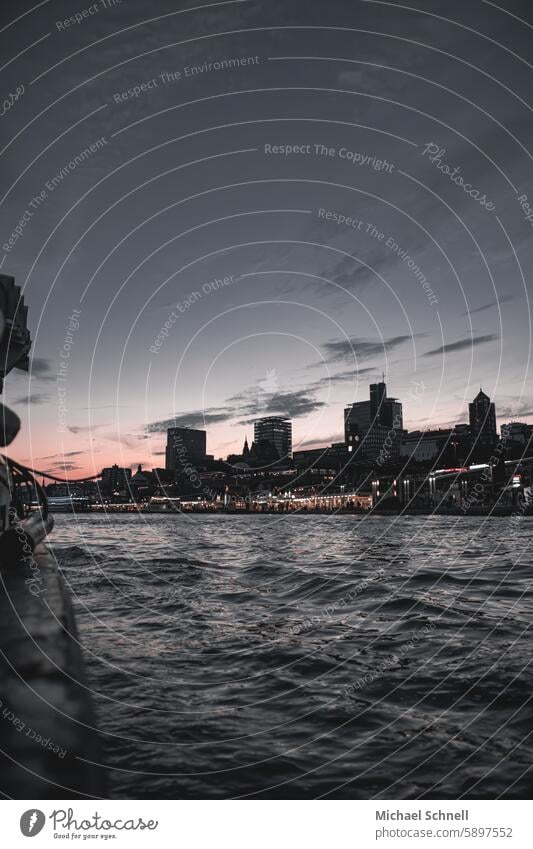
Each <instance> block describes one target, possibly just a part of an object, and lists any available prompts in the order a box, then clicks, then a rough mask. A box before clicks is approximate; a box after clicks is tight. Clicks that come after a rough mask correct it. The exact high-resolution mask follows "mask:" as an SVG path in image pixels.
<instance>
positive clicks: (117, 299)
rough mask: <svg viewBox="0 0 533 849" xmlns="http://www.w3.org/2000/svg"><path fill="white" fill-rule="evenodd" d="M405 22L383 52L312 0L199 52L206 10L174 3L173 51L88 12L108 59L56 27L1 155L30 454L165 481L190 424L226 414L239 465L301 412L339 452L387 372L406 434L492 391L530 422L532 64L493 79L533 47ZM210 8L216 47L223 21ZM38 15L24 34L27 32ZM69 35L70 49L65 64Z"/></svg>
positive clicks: (24, 70)
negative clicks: (527, 140)
mask: <svg viewBox="0 0 533 849" xmlns="http://www.w3.org/2000/svg"><path fill="white" fill-rule="evenodd" d="M6 6H7V7H11V6H12V12H13V17H14V18H16V16H17V12H16V8H17V7H16V4H15V3H12V2H11V0H9V1H8V2H7V4H6ZM300 7H301V8H300ZM360 7H361V8H358V21H357V28H358V29H362V30H364V31H365V32H367V33H372V32H379V31H381V27H382V9H381V8H380V7H379V4H370V3H365V4H360ZM387 9H388V12H387V21H388V25H389V26H390V27H391V31H393V32H394V33H396V35H397V36H399V38H396V39H395V38H390V37H382V38H378V37H377V36H376V37H373V36H371V35H369V36H368V37H365V39H363V40H362V41H361V43H359V40H358V51H357V55H356V56H353V55H352V50H351V47H352V41H351V39H352V37H353V35H354V32H355V28H354V22H353V14H352V12H351V10H350V8H349V4H348V5H347V4H346V3H343V2H334V4H333V7H332V14H334V16H335V20H336V26H337V27H338V29H336V30H335V31H334V32H333V31H331V32H329V31H324V30H323V29H321V25H322V23H323V21H322V14H321V10H320V9H319V7H318V6H313V5H311V6H309V4H302V3H299V2H297V3H296V6H294V7H293V8H291V9H288V8H287V6H286V4H284V3H282V2H281V0H274V2H272V3H270V4H269V5H268V7H266V6H262V5H261V4H255V3H234V4H233V3H228V4H226V5H225V6H224V20H225V26H227V31H228V32H229V33H231V32H238V31H239V30H240V29H242V28H244V29H245V30H246V31H247V33H248V36H247V41H246V44H244V43H243V42H241V41H239V40H238V38H236V37H235V38H234V37H233V36H231V34H230V35H227V36H220V37H218V36H217V37H214V38H213V39H211V40H210V42H209V50H208V54H209V55H206V45H205V42H204V41H202V39H200V38H199V37H198V23H199V20H198V15H197V14H196V13H194V12H190V13H187V14H185V13H181V12H178V11H177V10H176V9H175V4H173V3H172V2H171V1H170V0H161V2H160V3H159V4H158V17H157V18H154V20H153V22H152V23H151V24H150V27H151V29H153V32H154V37H156V38H157V37H159V36H160V37H161V39H162V43H163V44H165V45H166V42H165V35H166V33H165V28H166V26H167V25H168V24H169V22H172V23H177V24H178V23H179V27H180V33H181V35H180V43H179V45H168V46H165V49H164V50H161V51H160V52H155V53H148V54H147V53H146V51H144V50H143V49H142V44H143V38H144V36H143V31H142V28H139V27H138V22H139V20H140V19H142V4H140V3H139V2H136V0H131V2H128V3H127V4H126V3H122V4H118V5H117V6H115V7H110V8H106V9H105V11H102V12H101V13H100V14H99V15H95V16H93V17H92V18H91V21H90V28H91V38H92V39H94V40H95V42H94V43H100V40H101V39H104V41H103V44H104V45H105V46H106V51H105V52H104V51H98V50H94V51H93V50H90V49H87V45H86V36H87V30H86V29H85V28H84V27H85V23H82V25H80V26H75V27H70V28H69V29H68V32H67V31H63V30H59V29H58V28H57V27H56V26H54V27H53V32H51V37H50V39H49V40H48V42H47V43H43V44H42V45H40V44H38V43H36V47H35V49H33V50H32V51H31V53H27V54H26V53H23V54H22V55H21V56H20V57H19V59H18V61H17V63H16V68H15V63H13V64H12V65H8V66H7V67H6V69H5V80H6V86H7V87H8V88H9V87H10V90H11V91H13V92H14V91H16V90H17V86H18V85H19V84H20V80H21V79H26V80H27V81H35V82H34V84H32V85H29V84H28V85H27V86H26V88H25V91H24V95H23V97H21V98H20V99H19V100H18V101H17V102H16V104H14V106H13V109H12V110H11V112H10V116H9V117H10V121H12V122H13V124H14V129H16V130H17V133H18V131H19V130H20V136H17V139H18V141H17V143H10V144H8V146H7V147H6V150H5V154H4V157H5V165H6V172H7V173H9V174H11V175H12V177H11V179H10V180H9V181H8V183H7V185H6V187H5V192H6V195H5V198H4V199H3V209H4V215H5V222H6V226H5V235H4V238H3V240H2V252H1V255H0V263H1V270H2V273H5V274H9V275H13V276H14V277H15V280H16V282H17V284H19V285H21V286H22V287H23V291H24V296H25V299H26V303H27V304H28V305H29V326H30V328H31V331H32V336H33V342H34V343H33V362H32V367H31V371H30V373H29V375H23V374H17V375H10V376H9V379H8V380H7V381H6V388H5V394H4V401H5V403H6V404H7V405H9V406H10V407H13V408H14V409H16V411H17V413H18V414H19V415H20V417H21V419H22V425H23V426H22V428H21V435H20V436H19V437H18V439H17V441H16V443H15V444H14V446H13V452H14V456H16V457H17V458H18V459H21V460H22V461H23V462H26V463H27V464H29V465H33V466H36V467H43V466H44V467H45V468H48V469H51V470H55V471H58V470H63V471H66V472H68V473H72V474H73V475H76V476H80V475H83V474H90V473H91V472H93V471H94V470H96V469H98V468H99V467H102V466H104V465H107V464H108V463H109V462H111V461H112V460H113V458H115V457H118V459H119V460H120V462H121V464H124V465H130V466H133V465H135V464H136V463H137V462H138V461H141V462H143V464H146V465H151V466H153V465H157V461H158V458H161V457H162V456H163V454H162V453H161V452H163V451H164V448H165V446H164V439H165V430H166V424H167V423H168V422H170V421H174V419H175V418H176V416H177V417H178V419H177V423H178V424H182V423H184V422H188V423H191V424H196V425H204V424H205V426H206V427H207V428H208V430H209V433H210V448H209V450H210V452H211V453H214V454H215V455H217V456H221V455H224V454H228V453H231V452H234V451H237V450H239V449H240V446H241V445H242V436H243V430H244V431H246V430H248V437H249V438H250V436H251V424H250V422H251V420H252V418H253V417H254V416H255V415H257V413H258V411H260V410H263V411H264V412H265V414H271V415H289V416H290V417H291V419H292V421H293V425H294V443H295V447H296V446H301V447H307V446H312V445H320V444H327V443H329V442H332V441H334V440H335V439H340V438H342V427H343V425H342V409H343V407H344V406H345V405H346V404H349V403H351V402H353V401H357V400H358V399H360V398H364V397H366V392H365V386H366V383H367V382H370V381H371V380H375V379H377V378H378V376H379V375H380V374H381V372H382V371H384V372H385V373H386V378H387V380H388V382H389V384H390V385H391V386H394V387H395V394H397V395H399V396H402V397H403V398H404V404H405V410H404V413H405V420H406V425H407V427H409V429H415V428H420V427H424V426H425V425H426V424H427V423H428V422H431V423H432V424H440V425H442V426H447V425H449V424H451V423H453V422H454V421H460V420H465V419H466V414H467V404H468V403H469V402H470V400H471V398H472V397H474V396H475V394H476V392H477V390H478V388H479V385H480V384H481V385H482V386H483V387H484V388H485V390H486V391H487V393H488V394H489V395H490V396H491V398H494V399H496V401H497V405H498V408H499V409H498V415H499V421H500V422H501V421H506V420H508V419H510V418H516V419H525V420H526V421H533V401H532V398H531V391H530V383H529V382H528V383H526V375H527V368H528V362H529V357H530V343H529V339H530V310H529V301H528V296H527V293H526V290H525V277H524V271H523V270H524V269H526V268H527V267H529V264H530V263H531V262H532V261H533V244H532V240H531V239H530V223H529V219H528V217H527V196H528V192H529V194H530V195H531V188H530V181H529V180H528V179H527V177H526V176H525V175H527V174H528V173H529V171H528V166H529V154H528V152H527V150H526V148H525V147H524V145H517V144H516V139H520V138H521V137H522V135H523V124H522V121H523V116H522V111H523V106H522V101H523V100H524V99H527V97H528V90H527V84H526V81H525V80H524V78H523V76H522V75H521V74H520V65H519V64H518V63H515V64H510V65H509V67H508V68H507V67H506V85H505V87H502V85H501V84H499V83H498V82H497V81H495V80H494V79H493V77H492V76H491V67H492V64H491V63H492V60H493V58H494V54H495V53H496V52H497V48H496V46H495V43H494V42H495V41H498V40H499V39H500V38H502V37H503V36H504V34H505V35H507V37H508V38H510V39H512V40H513V43H514V45H515V49H516V51H517V53H520V52H521V51H522V52H523V51H525V50H527V41H526V31H525V30H524V28H523V27H520V26H519V25H518V24H517V22H516V21H515V20H513V18H512V16H510V15H502V14H501V13H497V11H496V10H491V11H490V13H487V16H486V19H485V21H484V27H485V33H484V35H483V37H481V36H479V37H478V38H474V39H473V38H472V34H471V32H470V30H469V28H468V27H466V28H463V27H452V30H450V26H451V25H450V24H446V16H447V3H445V2H438V0H435V2H434V4H433V12H434V15H437V18H438V21H439V25H438V26H435V28H434V29H433V26H432V24H431V23H428V21H429V22H431V21H432V20H434V21H436V20H437V18H435V17H431V16H430V17H428V18H427V19H423V18H422V17H421V16H419V15H411V16H408V15H406V12H405V10H404V9H402V8H399V7H398V8H396V7H394V6H388V7H387ZM298 10H300V12H301V13H302V14H303V15H304V18H305V21H306V25H305V27H303V26H299V27H298V38H299V39H300V40H299V42H298V43H299V48H298V51H297V55H294V56H293V57H292V58H291V56H288V55H287V39H288V38H289V35H290V32H293V31H292V30H291V29H290V27H291V26H292V22H293V18H294V17H296V19H297V20H300V15H299V12H298ZM439 13H440V16H439ZM6 14H7V10H6ZM201 14H202V25H203V26H204V27H205V28H206V30H207V31H217V27H218V16H219V12H218V11H217V10H216V9H214V8H211V7H206V8H205V9H204V10H202V13H201ZM465 14H467V15H468V14H469V13H467V12H465ZM45 21H46V22H47V24H46V25H47V26H48V25H49V18H48V10H46V9H40V8H39V9H36V10H35V13H34V14H32V15H31V16H27V18H26V19H25V21H24V25H25V37H26V38H27V40H28V42H37V41H38V39H39V38H40V37H41V35H42V32H43V26H44V22H45ZM426 25H428V26H430V28H431V29H432V35H433V36H434V38H435V43H434V44H433V45H432V48H431V49H429V47H427V48H426V47H424V46H423V45H424V44H425V40H426V36H427V33H426V30H425V27H426ZM284 26H288V27H289V30H288V31H287V33H285V32H284V29H283V28H284ZM343 27H345V30H343ZM125 28H126V29H128V28H131V29H128V32H129V33H130V36H131V39H132V50H133V54H132V59H131V61H128V62H123V61H121V59H122V58H123V57H122V45H121V43H120V36H119V35H118V33H121V32H124V29H125ZM293 34H294V32H293ZM452 35H453V43H454V46H455V56H454V59H453V61H450V58H449V56H448V53H447V44H448V39H449V38H450V37H452ZM67 39H68V55H69V57H71V58H69V61H68V62H67V61H62V62H61V63H60V64H59V65H58V66H57V67H56V66H55V64H54V63H53V64H52V66H50V63H49V61H48V58H47V57H48V52H47V51H48V50H49V49H50V48H51V46H52V44H55V45H56V47H57V49H58V51H59V52H60V54H61V55H62V54H63V51H64V50H65V49H66V44H67ZM487 39H489V40H487ZM420 45H422V46H420ZM54 49H55V48H54ZM498 55H500V54H498ZM304 57H306V58H304ZM325 57H327V58H328V61H327V62H325V61H324V58H325ZM252 58H253V61H252ZM500 59H501V55H500ZM244 60H246V61H244ZM206 63H207V64H206ZM413 64H416V74H415V73H413ZM472 64H473V65H474V66H475V67H476V68H479V69H480V70H479V72H476V73H470V72H467V73H465V70H466V69H470V68H471V66H472ZM186 68H189V69H191V68H204V71H203V72H202V73H200V72H198V73H196V72H193V73H186V72H185V69H186ZM391 68H392V69H394V73H391V71H390V69H391ZM387 69H389V70H387ZM153 80H155V81H156V84H152V82H153ZM385 81H386V84H385ZM384 85H385V87H384ZM143 86H144V88H143ZM510 90H511V91H512V92H513V96H512V97H510V96H509V91H510ZM44 92H46V96H45V94H44ZM206 92H207V94H206ZM254 92H257V94H254ZM67 93H68V94H67ZM206 97H207V101H206V100H205V98H206ZM437 99H438V118H437V115H436V107H435V103H436V100H437ZM206 103H207V105H208V107H209V113H208V115H209V119H208V120H207V119H205V115H204V113H203V112H202V108H203V105H205V104H206ZM52 104H53V105H52ZM231 109H234V110H236V114H238V119H236V120H235V121H233V119H231V118H230V117H229V112H230V111H231ZM36 113H39V114H40V115H41V117H40V120H39V134H38V135H37V134H35V135H32V133H31V127H32V124H31V123H29V122H30V119H31V117H32V116H33V115H34V114H36ZM199 116H202V120H201V121H200V123H199V121H198V118H199ZM58 126H61V128H62V131H61V133H60V134H59V135H58V133H57V127H58ZM154 139H155V141H154ZM44 149H45V150H46V156H42V155H41V152H42V151H43V150H44ZM461 180H462V181H463V184H461V182H460V181H461ZM465 183H466V184H468V185H469V186H471V187H472V188H471V189H470V193H467V191H465ZM512 187H514V188H516V189H517V192H516V193H514V192H513V190H512ZM524 197H526V200H524ZM520 199H522V200H520ZM65 346H67V349H65ZM65 353H68V354H69V357H68V359H67V358H62V355H63V354H65ZM58 381H60V382H59V383H58ZM413 381H414V382H415V383H416V384H417V385H418V386H420V385H423V386H424V392H423V395H422V396H420V394H417V392H416V387H415V386H414V384H413ZM411 390H413V396H412V399H411V398H410V393H411ZM408 399H410V400H408ZM62 408H65V409H64V410H62ZM326 411H327V414H326ZM331 417H333V418H334V420H335V422H336V425H335V426H334V427H333V426H332V425H331Z"/></svg>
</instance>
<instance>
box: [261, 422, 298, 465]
mask: <svg viewBox="0 0 533 849" xmlns="http://www.w3.org/2000/svg"><path fill="white" fill-rule="evenodd" d="M254 442H255V443H256V445H261V444H263V443H269V444H270V446H271V447H272V448H274V449H275V450H276V452H277V455H278V458H279V459H280V460H283V459H285V458H287V457H292V423H291V421H290V419H285V418H282V417H280V416H267V417H266V418H262V419H257V421H256V422H254Z"/></svg>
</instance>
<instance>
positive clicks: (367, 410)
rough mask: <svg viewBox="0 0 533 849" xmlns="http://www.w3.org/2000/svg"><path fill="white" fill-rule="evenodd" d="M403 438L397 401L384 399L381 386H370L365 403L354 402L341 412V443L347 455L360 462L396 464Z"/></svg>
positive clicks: (400, 409) (385, 388) (383, 387)
mask: <svg viewBox="0 0 533 849" xmlns="http://www.w3.org/2000/svg"><path fill="white" fill-rule="evenodd" d="M402 437H403V409H402V404H401V402H400V401H398V400H397V399H396V398H389V397H388V396H387V386H386V384H385V383H384V382H381V383H372V384H371V385H370V397H369V400H368V401H357V402H355V403H354V404H350V405H349V406H348V407H345V409H344V441H345V443H346V446H347V448H348V451H349V453H351V454H352V453H356V452H357V454H358V456H359V457H360V458H361V459H363V458H364V459H368V460H376V459H378V458H380V457H381V459H383V461H384V462H395V461H397V459H398V457H399V455H400V445H401V442H402Z"/></svg>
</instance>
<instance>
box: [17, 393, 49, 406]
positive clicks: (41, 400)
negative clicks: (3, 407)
mask: <svg viewBox="0 0 533 849" xmlns="http://www.w3.org/2000/svg"><path fill="white" fill-rule="evenodd" d="M49 399H50V396H49V395H47V394H46V393H45V392H30V393H29V394H28V395H21V396H20V398H15V400H14V401H13V403H14V404H33V405H34V406H35V405H37V404H46V402H47V401H48V400H49Z"/></svg>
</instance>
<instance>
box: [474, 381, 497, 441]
mask: <svg viewBox="0 0 533 849" xmlns="http://www.w3.org/2000/svg"><path fill="white" fill-rule="evenodd" d="M468 410H469V414H470V433H471V435H472V444H473V448H474V451H476V450H477V451H478V453H479V452H482V453H483V452H487V451H490V449H491V448H493V447H494V446H495V445H496V443H497V441H498V437H497V432H496V408H495V406H494V403H493V402H492V401H491V400H490V398H489V396H488V395H486V394H485V393H484V392H483V391H482V390H481V389H480V390H479V392H478V394H477V395H476V397H475V398H474V400H473V401H472V403H471V404H469V405H468Z"/></svg>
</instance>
